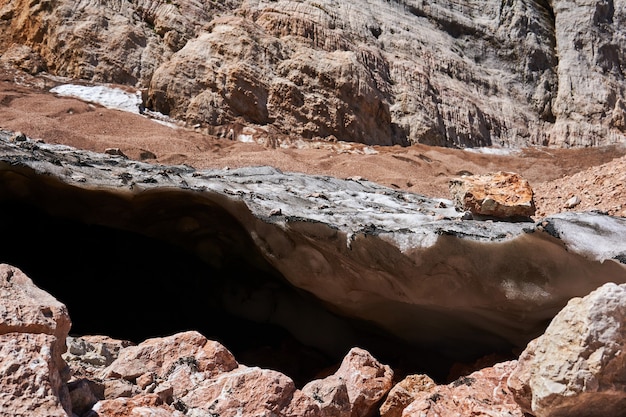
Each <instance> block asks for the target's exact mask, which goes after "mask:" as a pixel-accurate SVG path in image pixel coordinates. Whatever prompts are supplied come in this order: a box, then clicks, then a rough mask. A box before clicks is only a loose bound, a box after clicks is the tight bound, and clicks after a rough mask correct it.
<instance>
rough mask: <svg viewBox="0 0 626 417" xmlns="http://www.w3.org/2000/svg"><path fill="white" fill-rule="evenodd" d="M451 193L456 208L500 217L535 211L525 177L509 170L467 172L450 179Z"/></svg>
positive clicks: (521, 214) (530, 214)
mask: <svg viewBox="0 0 626 417" xmlns="http://www.w3.org/2000/svg"><path fill="white" fill-rule="evenodd" d="M450 193H451V194H452V199H453V200H454V205H455V207H456V209H457V210H458V211H462V212H463V211H466V210H467V211H470V212H471V213H472V214H474V215H480V216H492V217H499V218H514V217H530V216H532V215H534V214H535V203H534V200H533V190H532V188H531V187H530V184H528V181H526V180H525V179H524V178H522V177H521V176H520V175H519V174H515V173H511V172H496V173H490V174H485V175H468V176H462V177H460V178H455V179H452V180H450Z"/></svg>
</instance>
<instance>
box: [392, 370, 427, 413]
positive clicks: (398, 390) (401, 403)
mask: <svg viewBox="0 0 626 417" xmlns="http://www.w3.org/2000/svg"><path fill="white" fill-rule="evenodd" d="M436 386H437V384H436V383H435V381H433V380H432V379H431V378H430V377H429V376H428V375H409V376H407V377H406V378H404V379H403V380H402V381H400V382H399V383H398V384H396V385H395V386H394V387H393V388H392V389H391V391H389V394H388V395H387V399H386V400H385V402H384V403H383V405H382V406H381V407H380V415H381V416H382V417H401V416H402V412H403V411H404V409H405V408H406V407H407V406H408V405H409V404H411V403H412V402H413V401H414V400H415V397H416V396H417V395H418V394H421V393H423V392H430V391H432V390H433V389H434V388H435V387H436Z"/></svg>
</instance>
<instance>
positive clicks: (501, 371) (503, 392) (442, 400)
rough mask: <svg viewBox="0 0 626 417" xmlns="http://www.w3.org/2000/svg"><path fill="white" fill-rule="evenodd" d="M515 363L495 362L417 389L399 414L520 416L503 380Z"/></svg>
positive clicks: (420, 416) (405, 416) (422, 416)
mask: <svg viewBox="0 0 626 417" xmlns="http://www.w3.org/2000/svg"><path fill="white" fill-rule="evenodd" d="M516 364H517V362H516V361H510V362H503V363H499V364H496V365H494V366H493V367H491V368H485V369H482V370H480V371H476V372H474V373H472V374H470V375H468V376H465V377H461V378H459V379H457V380H456V381H454V382H452V383H451V384H448V385H439V386H437V387H434V388H432V389H431V390H427V391H424V392H421V393H419V394H417V395H416V396H415V399H414V401H413V402H412V403H411V404H410V405H409V406H408V407H406V408H405V409H404V412H403V413H402V417H453V416H454V417H457V416H485V417H486V416H489V417H523V416H524V413H523V412H522V410H521V408H520V407H519V406H518V405H517V403H516V402H515V400H514V398H513V395H512V394H511V392H510V391H509V389H508V387H507V384H506V381H507V378H508V377H509V375H510V374H511V372H512V371H513V369H515V366H516Z"/></svg>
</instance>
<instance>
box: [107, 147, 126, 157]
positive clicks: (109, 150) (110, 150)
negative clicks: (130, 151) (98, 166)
mask: <svg viewBox="0 0 626 417" xmlns="http://www.w3.org/2000/svg"><path fill="white" fill-rule="evenodd" d="M104 153H105V154H107V155H116V156H122V157H124V158H127V156H126V155H125V154H124V152H122V150H121V149H120V148H106V149H105V150H104Z"/></svg>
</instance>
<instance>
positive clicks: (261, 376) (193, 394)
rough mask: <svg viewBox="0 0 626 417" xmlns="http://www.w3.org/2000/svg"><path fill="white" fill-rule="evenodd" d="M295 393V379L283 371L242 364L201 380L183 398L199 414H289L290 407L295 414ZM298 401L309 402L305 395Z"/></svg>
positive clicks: (222, 416) (232, 416)
mask: <svg viewBox="0 0 626 417" xmlns="http://www.w3.org/2000/svg"><path fill="white" fill-rule="evenodd" d="M295 393H296V387H295V385H294V383H293V381H292V380H291V379H290V378H288V377H286V376H285V375H283V374H281V373H280V372H276V371H272V370H267V369H260V368H256V367H254V368H248V367H245V366H240V367H239V368H237V369H235V370H233V371H231V372H227V373H224V374H222V375H218V376H216V377H214V378H211V379H207V380H205V381H203V382H201V383H200V384H199V385H198V386H197V387H196V388H195V389H193V390H191V391H190V392H189V393H188V394H187V395H185V396H184V397H182V398H181V401H182V402H183V403H184V404H185V406H186V407H188V408H189V409H190V410H191V409H193V410H195V411H194V412H196V413H198V414H199V415H203V414H202V413H206V414H210V415H219V416H221V417H234V416H238V415H244V416H263V415H268V416H269V415H278V416H282V415H287V412H288V410H289V412H290V413H293V411H294V408H292V407H290V405H291V402H292V400H293V398H294V395H295ZM298 400H299V401H304V402H307V401H308V400H307V399H306V398H301V397H300V398H298ZM310 403H311V404H312V403H313V402H312V401H311V402H310ZM298 408H300V409H303V408H304V409H305V410H307V409H309V408H310V407H309V406H305V407H302V406H301V405H300V406H299V407H298ZM311 411H312V412H311ZM315 411H316V410H315V408H312V409H310V410H309V413H310V415H316V412H315Z"/></svg>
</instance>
